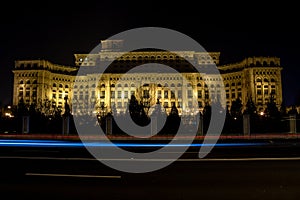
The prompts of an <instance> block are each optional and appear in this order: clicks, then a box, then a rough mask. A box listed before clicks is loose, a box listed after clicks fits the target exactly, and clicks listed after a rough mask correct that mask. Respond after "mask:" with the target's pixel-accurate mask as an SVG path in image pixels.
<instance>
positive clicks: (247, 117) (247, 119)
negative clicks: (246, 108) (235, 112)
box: [243, 114, 250, 136]
mask: <svg viewBox="0 0 300 200" xmlns="http://www.w3.org/2000/svg"><path fill="white" fill-rule="evenodd" d="M243 133H244V136H250V115H249V114H244V115H243Z"/></svg>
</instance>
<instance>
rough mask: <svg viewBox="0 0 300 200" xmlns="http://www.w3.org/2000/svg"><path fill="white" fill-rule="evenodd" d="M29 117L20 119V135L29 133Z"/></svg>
mask: <svg viewBox="0 0 300 200" xmlns="http://www.w3.org/2000/svg"><path fill="white" fill-rule="evenodd" d="M29 119H30V117H29V116H23V117H22V133H29Z"/></svg>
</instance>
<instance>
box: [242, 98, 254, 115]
mask: <svg viewBox="0 0 300 200" xmlns="http://www.w3.org/2000/svg"><path fill="white" fill-rule="evenodd" d="M244 114H249V115H250V116H253V115H256V114H257V108H256V105H255V103H254V102H253V100H252V98H251V97H250V98H248V100H247V103H246V108H245V111H244Z"/></svg>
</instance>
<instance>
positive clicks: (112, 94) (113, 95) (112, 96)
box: [110, 91, 115, 99]
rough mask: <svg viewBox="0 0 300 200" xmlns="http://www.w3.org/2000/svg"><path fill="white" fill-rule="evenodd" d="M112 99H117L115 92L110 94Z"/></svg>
mask: <svg viewBox="0 0 300 200" xmlns="http://www.w3.org/2000/svg"><path fill="white" fill-rule="evenodd" d="M110 98H112V99H114V98H115V91H111V92H110Z"/></svg>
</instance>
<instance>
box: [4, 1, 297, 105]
mask: <svg viewBox="0 0 300 200" xmlns="http://www.w3.org/2000/svg"><path fill="white" fill-rule="evenodd" d="M130 2H131V3H127V2H126V1H119V2H118V1H82V2H80V3H76V2H75V1H74V2H71V3H69V4H68V3H67V2H62V1H49V2H48V1H40V3H39V4H37V3H36V2H31V1H21V2H15V1H11V2H8V3H7V5H5V6H4V5H2V6H1V9H2V11H1V13H0V31H1V37H0V102H1V103H2V105H5V104H10V103H11V96H12V85H13V82H12V81H13V76H12V75H13V74H12V69H13V67H14V61H15V60H21V59H47V60H49V61H51V62H53V63H56V64H65V65H74V57H73V54H74V53H88V52H90V51H91V50H92V49H93V48H94V47H95V46H97V45H98V44H99V42H100V40H103V39H106V38H108V37H110V36H112V35H115V34H117V33H120V32H122V31H126V30H129V29H133V28H139V27H147V26H154V27H163V28H169V29H173V30H176V31H179V32H181V33H183V34H186V35H188V36H190V37H191V38H193V39H194V40H196V41H197V42H198V43H199V44H201V45H202V46H203V47H204V48H205V49H206V50H207V51H220V52H221V57H220V59H221V60H220V61H221V63H229V62H239V61H241V60H243V59H244V58H246V57H249V56H277V57H279V58H280V59H281V65H282V67H283V68H284V69H283V71H282V79H283V94H284V96H283V97H284V101H285V103H286V105H292V104H294V103H295V102H296V99H297V98H298V99H300V95H299V94H300V84H299V80H300V67H299V66H298V60H299V57H300V56H299V55H298V54H299V48H298V47H299V44H300V39H299V33H300V32H298V31H296V29H297V26H298V25H299V21H298V18H300V17H299V16H298V15H299V14H298V13H299V12H298V11H297V10H295V9H296V8H297V7H296V6H295V5H291V4H289V6H288V7H287V6H285V5H282V4H280V5H276V4H275V3H274V2H273V3H272V6H271V7H270V6H268V7H263V6H262V5H255V4H254V5H252V6H251V5H250V4H249V3H251V4H253V2H245V1H244V2H243V5H239V4H235V5H234V6H232V5H230V4H229V3H228V4H226V5H225V4H224V5H218V4H217V3H216V2H212V4H211V5H207V4H206V5H202V4H201V5H197V4H195V2H196V1H189V0H187V1H182V2H181V3H180V2H179V3H177V1H138V2H132V1H130ZM62 3H65V4H62ZM283 13H284V14H283Z"/></svg>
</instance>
